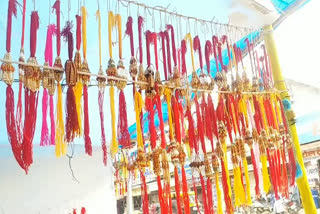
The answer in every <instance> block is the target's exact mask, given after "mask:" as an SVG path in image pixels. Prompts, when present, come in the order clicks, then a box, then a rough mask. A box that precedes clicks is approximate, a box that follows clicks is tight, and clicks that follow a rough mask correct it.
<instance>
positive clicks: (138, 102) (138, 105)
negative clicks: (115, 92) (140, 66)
mask: <svg viewBox="0 0 320 214" xmlns="http://www.w3.org/2000/svg"><path fill="white" fill-rule="evenodd" d="M142 107H143V100H142V96H141V94H140V93H139V92H138V91H136V92H135V93H134V110H135V113H136V124H137V125H136V127H137V142H138V143H137V144H138V147H139V148H143V136H142V131H141V121H140V114H141V111H142Z"/></svg>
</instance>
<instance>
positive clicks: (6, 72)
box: [1, 0, 25, 169]
mask: <svg viewBox="0 0 320 214" xmlns="http://www.w3.org/2000/svg"><path fill="white" fill-rule="evenodd" d="M16 3H17V2H16V1H15V0H9V3H8V18H7V41H6V51H7V53H6V54H5V56H4V59H5V60H9V61H11V55H10V52H11V30H12V15H15V16H16V14H17V10H16ZM1 70H2V72H3V73H2V80H3V81H4V82H5V83H6V84H7V90H6V124H7V132H8V139H9V141H10V144H11V148H12V152H13V155H14V157H15V159H16V161H17V162H18V164H19V165H20V167H21V168H22V169H25V165H24V160H23V156H22V154H23V149H24V147H23V145H22V144H21V141H20V140H21V139H19V132H20V129H19V126H18V123H19V122H18V120H19V118H17V120H16V118H15V115H14V92H13V89H12V87H11V85H12V83H13V79H14V67H13V65H12V64H11V63H3V64H2V65H1ZM17 114H18V112H17Z"/></svg>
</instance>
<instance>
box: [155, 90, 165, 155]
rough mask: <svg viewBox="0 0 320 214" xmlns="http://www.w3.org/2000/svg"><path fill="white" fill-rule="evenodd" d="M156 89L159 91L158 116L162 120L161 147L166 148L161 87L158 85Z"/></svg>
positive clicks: (157, 96)
mask: <svg viewBox="0 0 320 214" xmlns="http://www.w3.org/2000/svg"><path fill="white" fill-rule="evenodd" d="M156 91H157V95H156V98H155V99H156V107H157V111H158V117H159V121H160V125H159V128H160V132H161V148H162V149H165V148H166V145H167V143H166V135H165V131H164V122H163V114H162V103H161V99H160V95H159V88H158V86H156Z"/></svg>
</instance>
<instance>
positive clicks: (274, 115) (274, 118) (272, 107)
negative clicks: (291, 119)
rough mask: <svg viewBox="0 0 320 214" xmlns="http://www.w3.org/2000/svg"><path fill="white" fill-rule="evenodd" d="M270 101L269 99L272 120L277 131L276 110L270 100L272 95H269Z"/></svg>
mask: <svg viewBox="0 0 320 214" xmlns="http://www.w3.org/2000/svg"><path fill="white" fill-rule="evenodd" d="M270 101H271V110H272V117H273V121H274V124H275V125H276V129H277V130H278V131H279V126H278V121H277V117H276V110H275V109H274V106H273V102H272V95H271V97H270Z"/></svg>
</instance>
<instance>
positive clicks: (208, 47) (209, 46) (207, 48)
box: [205, 40, 212, 74]
mask: <svg viewBox="0 0 320 214" xmlns="http://www.w3.org/2000/svg"><path fill="white" fill-rule="evenodd" d="M211 54H212V44H211V42H210V41H209V40H207V41H206V45H205V58H206V64H207V71H208V74H210V55H211Z"/></svg>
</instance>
